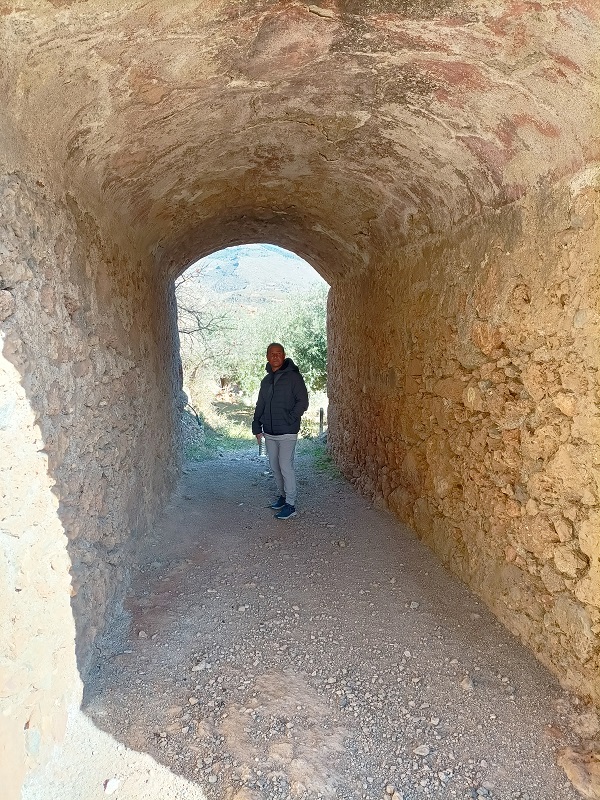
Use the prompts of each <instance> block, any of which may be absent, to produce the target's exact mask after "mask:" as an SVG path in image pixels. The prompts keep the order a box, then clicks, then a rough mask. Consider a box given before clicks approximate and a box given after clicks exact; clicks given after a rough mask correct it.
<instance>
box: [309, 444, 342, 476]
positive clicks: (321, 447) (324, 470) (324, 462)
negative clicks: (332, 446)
mask: <svg viewBox="0 0 600 800" xmlns="http://www.w3.org/2000/svg"><path fill="white" fill-rule="evenodd" d="M310 455H311V456H312V462H313V466H314V468H315V470H316V471H317V472H320V473H321V474H322V475H329V476H330V477H332V478H341V476H342V473H341V472H340V471H339V469H338V468H337V466H336V464H335V462H334V460H333V459H332V458H331V456H330V455H329V453H328V452H327V446H326V445H325V444H323V443H322V442H313V443H312V448H311V452H310Z"/></svg>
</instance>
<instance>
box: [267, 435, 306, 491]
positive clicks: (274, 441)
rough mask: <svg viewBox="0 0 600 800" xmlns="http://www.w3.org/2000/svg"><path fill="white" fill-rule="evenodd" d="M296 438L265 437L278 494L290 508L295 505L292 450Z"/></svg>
mask: <svg viewBox="0 0 600 800" xmlns="http://www.w3.org/2000/svg"><path fill="white" fill-rule="evenodd" d="M297 441H298V436H297V435H295V434H286V435H285V436H277V437H273V436H269V435H268V434H267V435H265V444H266V446H267V455H268V456H269V463H270V465H271V469H272V470H273V475H275V480H276V481H277V490H278V491H279V494H280V495H282V496H283V497H285V502H286V503H289V504H290V505H291V506H295V505H296V475H295V474H294V450H295V449H296V442H297Z"/></svg>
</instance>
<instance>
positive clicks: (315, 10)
mask: <svg viewBox="0 0 600 800" xmlns="http://www.w3.org/2000/svg"><path fill="white" fill-rule="evenodd" d="M308 10H309V11H310V13H311V14H316V15H317V17H324V18H325V19H335V11H332V10H331V9H330V8H321V6H309V7H308Z"/></svg>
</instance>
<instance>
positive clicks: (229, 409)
mask: <svg viewBox="0 0 600 800" xmlns="http://www.w3.org/2000/svg"><path fill="white" fill-rule="evenodd" d="M253 415H254V410H253V409H252V408H249V407H248V406H246V405H244V404H243V403H225V402H218V403H212V404H211V405H210V406H208V407H206V408H204V409H203V410H202V411H199V412H198V416H199V417H200V422H201V423H202V429H201V432H198V435H195V436H194V435H191V436H188V437H186V444H185V448H184V455H185V457H186V459H187V460H189V461H205V460H207V459H210V458H214V457H215V456H217V455H219V453H223V452H231V451H237V450H248V449H249V448H250V447H252V445H253V444H255V443H256V439H255V438H254V436H253V435H252V417H253ZM190 418H191V419H193V417H191V415H190ZM194 425H196V426H197V423H196V422H195V421H194ZM187 427H188V430H189V424H188V426H187Z"/></svg>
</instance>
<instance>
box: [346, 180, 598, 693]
mask: <svg viewBox="0 0 600 800" xmlns="http://www.w3.org/2000/svg"><path fill="white" fill-rule="evenodd" d="M599 208H600V203H599V193H598V172H597V171H596V172H594V171H593V170H589V171H588V172H585V173H582V174H581V175H579V176H577V177H576V178H574V179H573V180H572V181H571V183H570V184H569V185H565V186H563V187H562V188H557V189H554V190H552V191H550V190H548V191H540V192H539V193H537V194H536V195H535V196H532V197H530V198H529V199H528V200H527V201H523V202H519V203H514V204H513V205H511V206H509V207H506V208H505V209H503V210H501V211H498V212H489V213H485V214H482V215H481V216H480V217H478V218H476V219H473V220H472V221H471V223H470V224H469V225H468V226H466V227H465V228H464V229H462V230H456V231H454V232H453V233H451V234H450V236H449V237H448V238H447V239H440V240H435V241H429V242H425V243H421V244H419V245H418V246H414V247H412V248H405V249H403V250H401V251H396V252H390V253H388V254H386V256H385V257H382V258H381V259H380V264H378V266H377V269H376V272H375V273H372V274H370V275H368V276H367V275H365V276H364V277H363V278H362V279H353V280H349V281H347V282H345V283H339V284H338V285H336V286H335V287H334V289H333V291H332V296H331V300H330V330H331V336H330V396H331V397H332V400H333V408H332V409H330V429H331V434H332V435H331V437H330V438H331V442H332V449H333V453H334V456H335V458H336V460H337V462H338V463H339V464H340V465H341V466H342V468H343V471H344V472H345V473H346V475H347V476H349V477H350V478H351V479H352V480H353V481H354V482H355V484H356V485H357V486H358V487H359V488H360V489H361V490H362V491H363V492H365V493H366V494H367V495H369V496H372V497H374V498H376V499H377V500H378V501H379V502H383V503H385V504H386V505H387V506H388V507H389V508H390V509H392V510H393V511H394V512H395V513H396V514H398V516H399V517H400V518H401V519H402V520H404V521H406V522H407V523H409V524H410V525H411V526H413V527H414V529H415V530H416V532H417V534H418V535H419V537H421V538H422V539H423V540H424V541H425V542H426V543H427V544H428V545H429V546H430V547H431V548H432V549H433V550H434V551H435V552H436V553H438V554H439V556H440V557H441V558H442V560H443V561H444V563H445V564H446V565H447V566H448V567H449V568H450V569H451V570H452V571H453V572H454V573H455V574H457V575H458V576H460V578H462V579H463V580H464V581H465V582H466V583H467V584H469V585H470V586H471V587H472V588H473V589H474V590H475V591H476V592H477V593H478V594H479V595H480V596H481V597H482V598H483V599H484V600H485V602H486V603H487V604H488V605H489V606H490V608H491V609H492V610H493V611H494V612H495V613H496V615H497V616H498V617H499V618H500V619H501V621H502V622H503V623H504V624H505V625H506V626H507V627H508V628H509V629H510V630H512V631H513V632H514V633H516V634H518V635H519V636H520V637H521V639H522V640H523V641H524V642H526V643H527V645H528V646H529V647H531V648H532V649H533V650H534V652H535V653H536V654H537V655H538V657H539V658H540V660H541V661H542V662H543V663H545V664H546V665H547V666H548V667H549V668H550V669H551V670H552V671H554V672H555V673H556V674H557V676H558V677H559V678H560V680H561V681H562V682H563V684H564V685H565V686H567V687H569V688H571V689H573V690H575V691H576V692H578V693H579V694H581V695H584V696H587V697H589V698H591V699H593V701H595V702H596V703H598V702H600V681H599V680H598V676H599V674H600V638H599V636H600V544H599V542H600V535H599V534H600V514H599V509H598V495H599V488H600V471H599V464H600V425H599V421H600V418H599V416H598V413H599V410H598V367H599V362H600V348H599V346H598V342H599V341H600V317H599V313H598V312H599V308H598V303H599V297H600V292H599V290H600V286H599V282H600V276H599V270H598V260H599V255H598V254H599V253H600V230H599V225H598V211H599ZM375 276H376V277H375Z"/></svg>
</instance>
